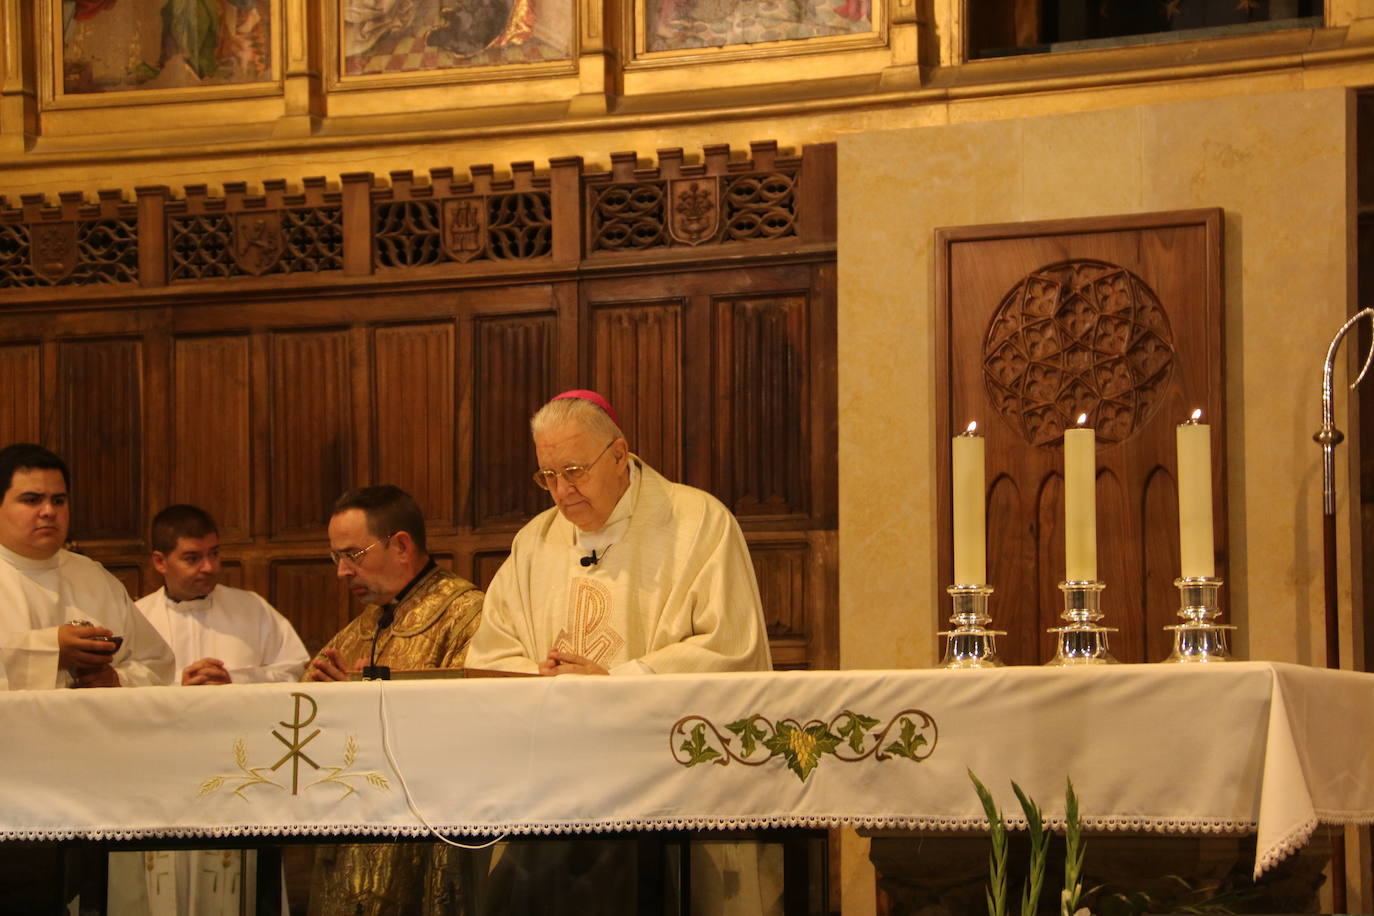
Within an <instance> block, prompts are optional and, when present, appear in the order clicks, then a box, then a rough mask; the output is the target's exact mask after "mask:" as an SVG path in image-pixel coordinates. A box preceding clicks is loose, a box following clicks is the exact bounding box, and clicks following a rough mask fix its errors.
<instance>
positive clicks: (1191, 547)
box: [1177, 410, 1216, 579]
mask: <svg viewBox="0 0 1374 916" xmlns="http://www.w3.org/2000/svg"><path fill="white" fill-rule="evenodd" d="M1201 417H1202V411H1201V410H1195V411H1193V416H1192V418H1191V419H1189V420H1188V422H1187V423H1180V424H1179V425H1178V429H1177V442H1178V547H1179V551H1178V552H1179V559H1180V561H1181V562H1180V566H1181V573H1182V575H1183V577H1184V578H1185V579H1186V578H1197V577H1206V578H1211V577H1213V576H1215V575H1216V562H1215V560H1214V558H1213V551H1212V427H1211V426H1209V425H1208V424H1206V423H1199V422H1198V420H1199V419H1200V418H1201Z"/></svg>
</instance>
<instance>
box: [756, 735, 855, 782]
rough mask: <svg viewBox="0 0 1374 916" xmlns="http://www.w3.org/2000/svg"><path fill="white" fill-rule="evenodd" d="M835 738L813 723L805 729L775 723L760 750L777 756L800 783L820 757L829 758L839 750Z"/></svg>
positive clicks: (808, 774)
mask: <svg viewBox="0 0 1374 916" xmlns="http://www.w3.org/2000/svg"><path fill="white" fill-rule="evenodd" d="M839 744H840V739H839V736H838V735H834V734H831V732H830V730H829V729H827V728H826V727H825V726H824V725H823V724H821V723H819V722H816V723H812V724H811V725H807V726H805V727H800V726H797V725H793V724H791V723H789V722H779V723H778V724H777V727H776V729H775V730H774V732H773V736H772V737H771V738H768V739H766V740H765V741H764V742H763V746H764V747H766V748H768V750H770V751H772V752H773V753H774V754H781V755H782V757H783V759H784V760H786V761H787V767H788V769H790V770H791V771H792V772H794V773H796V774H797V776H798V777H799V778H800V779H801V781H802V782H806V778H807V777H808V776H810V775H811V771H812V770H814V769H815V768H816V765H817V764H818V763H820V760H821V755H822V754H833V753H835V748H837V747H839Z"/></svg>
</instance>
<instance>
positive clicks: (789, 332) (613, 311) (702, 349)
mask: <svg viewBox="0 0 1374 916" xmlns="http://www.w3.org/2000/svg"><path fill="white" fill-rule="evenodd" d="M834 168H835V156H834V148H833V146H829V145H824V146H817V147H808V148H806V150H805V151H803V153H802V154H800V155H782V154H779V153H778V151H777V149H776V145H775V144H773V143H771V142H769V143H757V144H754V145H753V146H752V147H751V149H750V151H749V154H748V155H746V156H740V155H735V154H732V153H731V151H730V150H729V148H728V147H726V146H723V145H720V146H712V147H708V148H707V149H706V150H705V151H704V153H703V155H702V156H701V157H700V161H697V162H688V161H687V159H686V157H684V155H683V153H682V151H681V150H664V151H661V152H660V153H659V155H658V157H657V159H656V160H655V161H653V162H651V163H644V162H641V161H640V160H639V159H638V157H636V156H635V155H633V154H629V153H621V154H616V155H614V156H612V157H611V168H610V169H609V170H608V171H597V170H588V169H585V168H584V167H583V164H582V161H581V160H580V159H576V158H566V159H557V160H554V161H552V162H551V163H550V164H549V167H548V168H547V169H544V170H536V168H535V166H534V165H533V164H532V163H516V164H514V165H512V166H511V168H510V170H509V172H508V173H507V174H506V175H504V176H502V175H498V174H497V173H496V171H495V169H493V168H492V167H490V166H476V167H472V168H470V169H469V170H468V173H467V175H466V176H460V175H457V174H455V172H454V170H453V169H448V168H443V169H433V170H431V171H430V172H429V173H428V175H427V176H426V177H424V178H421V177H419V176H417V175H416V174H414V173H412V172H409V171H404V172H394V173H391V174H390V175H389V176H387V177H386V178H382V179H379V178H377V177H375V176H373V175H371V174H369V173H351V174H346V175H342V176H339V179H338V180H337V181H334V182H328V181H326V180H324V179H319V178H317V179H310V180H308V181H305V182H303V183H302V185H301V186H300V187H299V188H288V187H287V185H286V183H285V182H282V181H266V182H263V184H262V187H261V190H260V191H255V192H253V193H250V190H249V188H248V186H247V185H245V184H243V183H234V182H230V183H226V184H225V185H224V189H223V193H222V194H215V193H214V192H213V191H212V190H211V189H210V188H209V187H207V186H205V185H197V186H190V187H187V188H185V189H184V192H183V193H181V194H180V195H177V194H174V193H173V192H172V190H170V189H168V188H166V187H161V186H151V187H141V188H138V189H136V192H135V194H134V195H133V198H134V199H133V200H128V199H126V198H127V197H128V195H127V194H125V193H120V192H102V193H101V194H100V196H99V200H98V201H97V202H96V203H88V202H86V201H85V200H83V199H82V198H81V197H80V195H63V196H62V197H61V199H60V203H59V204H58V205H50V204H49V203H48V202H47V201H46V200H45V199H43V198H42V197H41V196H35V197H33V198H25V199H24V200H23V201H22V202H21V204H20V205H19V206H17V207H10V206H9V205H8V203H7V202H6V201H4V200H3V199H0V313H3V314H5V315H6V316H7V318H9V319H10V320H7V321H6V322H4V323H0V382H3V383H4V384H3V386H0V387H3V390H4V392H5V393H6V394H5V396H3V397H0V436H2V437H3V438H5V439H7V440H11V441H12V440H18V439H27V440H34V441H42V442H44V443H46V444H48V445H50V446H51V447H53V448H55V449H56V450H58V451H59V452H60V453H62V454H64V456H65V457H67V459H68V461H69V463H70V464H71V466H72V468H73V472H74V475H75V477H76V478H78V479H79V480H81V481H82V482H83V483H82V484H81V485H80V486H78V487H77V488H76V492H77V494H78V495H77V497H76V501H77V505H76V512H75V514H74V519H75V527H74V535H75V536H76V537H77V538H78V539H79V541H80V542H81V544H82V547H83V549H85V550H87V551H88V552H89V553H91V554H92V555H93V556H95V557H97V558H98V559H100V560H101V561H102V562H105V563H106V564H107V565H108V566H109V567H110V568H111V569H112V570H114V571H115V573H116V574H117V575H118V576H119V577H120V578H121V579H122V580H123V581H124V582H125V583H126V584H127V585H128V586H129V588H130V590H131V591H134V592H143V591H147V590H150V589H151V588H153V587H155V586H156V585H157V584H158V580H157V578H156V576H155V575H154V574H153V573H152V571H151V569H150V567H149V563H148V558H147V547H146V544H145V543H144V539H145V537H146V526H147V524H148V520H149V519H150V518H151V516H152V514H153V513H155V512H156V511H157V510H158V509H160V508H162V507H163V506H165V505H167V504H169V503H170V502H173V501H188V502H193V503H198V504H201V505H204V506H205V507H206V508H207V509H209V510H210V511H211V512H212V513H213V514H214V515H215V516H216V518H217V520H218V521H219V524H220V528H221V534H222V536H223V539H224V542H225V545H226V548H225V552H226V558H227V563H226V570H227V572H226V578H227V581H229V582H230V583H231V584H236V585H241V586H244V587H248V588H253V589H255V590H258V591H260V592H262V593H263V594H264V595H266V596H267V597H268V598H269V599H270V600H272V601H274V602H275V603H277V604H278V605H279V606H280V607H281V610H282V611H283V613H286V614H287V615H288V616H289V617H290V618H291V619H292V621H293V622H294V623H295V624H296V625H297V627H298V628H299V629H300V631H301V633H302V636H303V638H304V639H305V640H306V642H307V644H308V645H310V646H311V647H312V648H313V647H316V646H318V645H320V644H321V643H322V642H323V641H324V640H325V639H327V638H328V637H329V636H330V635H332V634H333V632H335V631H336V630H337V629H338V628H339V626H341V625H342V623H343V622H344V621H346V620H347V618H348V616H349V614H350V612H351V610H352V608H351V605H350V602H349V596H348V594H347V592H346V591H342V590H341V589H340V588H339V587H338V585H337V580H336V576H335V570H334V568H333V567H332V566H331V565H330V563H329V561H328V559H327V556H328V544H327V538H326V534H325V530H324V525H325V522H326V520H327V515H328V511H329V506H330V504H331V502H332V500H333V499H334V498H335V497H336V496H337V495H338V493H339V492H341V491H342V490H343V489H344V488H346V487H349V486H354V485H357V484H361V483H371V482H381V481H385V482H393V483H396V484H398V485H400V486H402V487H404V488H406V489H407V490H409V491H410V492H412V493H413V494H415V496H416V498H417V500H418V501H419V502H420V504H421V506H422V508H423V509H424V511H425V515H426V518H427V519H428V521H429V529H430V530H429V534H430V546H431V549H432V551H433V552H434V554H435V556H436V557H437V558H438V559H439V562H441V563H443V564H445V565H447V566H450V567H452V568H454V569H456V570H457V571H458V572H460V573H461V574H463V575H465V576H468V577H469V578H472V579H473V580H474V581H477V582H478V583H479V584H484V583H486V582H488V581H490V578H491V576H492V574H494V572H495V570H496V568H497V567H498V566H499V565H500V563H501V561H502V559H503V558H504V555H505V551H506V550H507V549H508V546H509V543H510V538H511V536H512V534H513V533H514V531H515V530H516V529H517V528H518V527H519V526H520V525H521V524H522V523H523V522H524V521H525V520H526V519H528V518H529V517H530V516H532V515H533V514H534V513H536V512H539V511H541V510H542V509H543V508H545V507H546V506H547V505H548V497H547V494H545V493H543V492H542V491H540V490H538V489H537V488H535V487H534V486H533V484H532V483H531V482H530V480H529V472H530V470H531V469H532V468H533V467H534V464H535V459H534V454H533V449H532V446H531V444H530V439H529V433H528V427H527V418H528V416H529V414H530V413H531V412H532V411H533V410H534V409H535V408H536V407H537V406H538V405H539V404H540V403H541V402H542V401H543V400H544V399H545V398H547V397H548V396H549V395H550V394H551V393H552V392H554V391H557V390H560V389H564V388H572V387H597V388H601V389H602V390H604V391H606V392H607V393H608V394H609V395H610V396H611V398H612V399H613V400H614V401H615V403H616V405H617V408H618V410H619V412H620V414H621V417H622V420H623V422H624V425H625V428H626V431H627V433H628V434H629V435H630V437H631V440H632V444H633V446H634V447H635V448H636V450H637V451H638V452H639V453H640V454H641V455H642V456H643V457H644V458H645V460H647V461H649V462H650V463H651V464H653V465H654V466H655V467H658V468H659V469H661V470H663V471H664V472H665V473H667V474H668V475H669V476H670V477H672V478H674V479H678V480H682V481H684V482H686V483H690V484H693V485H695V486H698V487H702V488H704V489H707V490H710V491H712V492H714V493H716V494H717V495H718V496H719V497H720V498H721V499H722V500H724V501H725V502H726V504H727V505H729V506H730V507H731V508H732V509H733V510H734V512H735V513H736V514H737V515H738V516H739V517H740V519H741V524H742V526H743V528H744V531H745V535H746V538H747V539H748V541H749V543H750V545H751V549H752V550H753V551H754V561H755V569H756V571H757V573H758V576H759V585H760V591H761V593H762V594H763V596H764V598H765V602H766V604H765V614H766V617H767V620H768V625H769V631H770V634H771V636H772V639H773V650H774V658H775V661H776V663H777V664H778V665H779V666H781V667H804V666H808V665H833V664H835V663H836V661H837V654H836V653H837V646H836V641H835V634H836V630H837V625H836V617H835V613H836V612H835V605H836V601H835V599H836V594H837V577H838V571H837V555H838V554H837V550H836V544H835V538H836V500H835V474H836V471H835V460H834V455H835V452H836V447H835V446H836V443H835V420H834V412H835V378H834V346H835V339H834V327H835V323H834V311H835V299H834V296H835V293H834V289H835V271H834V264H835V249H834V244H835V236H834V226H835V221H834V212H835V205H834V174H835V171H834ZM617 201H619V202H618V203H617ZM598 207H600V208H601V211H602V215H600V216H598V215H597V212H596V211H597V209H598ZM636 207H638V208H640V209H639V210H638V211H637V210H636ZM640 211H642V212H640ZM606 214H612V218H610V219H607V218H606ZM636 214H638V215H636ZM645 214H647V215H645ZM632 217H633V218H632ZM641 217H643V220H644V221H645V222H644V223H643V225H639V224H637V223H636V220H639V219H640V218H641ZM616 220H620V221H621V223H616ZM613 223H614V224H616V225H618V226H621V228H617V229H612V228H611V227H612V224H613ZM617 233H620V234H619V235H617ZM35 240H37V242H36V241H35ZM35 251H40V252H41V253H40V254H39V255H37V258H38V260H37V266H35V257H36V256H35ZM684 255H689V256H690V260H684V258H683V256H684ZM381 290H385V293H384V294H381V292H380V291H381Z"/></svg>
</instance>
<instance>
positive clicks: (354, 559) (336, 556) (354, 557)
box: [329, 532, 396, 566]
mask: <svg viewBox="0 0 1374 916" xmlns="http://www.w3.org/2000/svg"><path fill="white" fill-rule="evenodd" d="M395 536H396V534H395V532H392V533H391V534H388V535H387V536H386V537H384V538H379V539H377V540H375V541H373V542H372V543H371V544H368V545H367V546H366V547H361V548H359V549H358V550H331V551H329V559H331V560H333V561H334V565H335V566H338V565H339V564H340V563H342V562H343V561H344V560H347V561H348V562H349V563H350V564H351V565H353V566H357V565H358V561H360V560H361V559H362V558H363V554H365V553H367V552H368V551H369V550H371V549H372V548H373V547H376V546H377V545H378V544H387V543H390V542H391V539H392V538H393V537H395Z"/></svg>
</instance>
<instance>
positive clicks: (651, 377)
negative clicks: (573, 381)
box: [592, 301, 684, 480]
mask: <svg viewBox="0 0 1374 916" xmlns="http://www.w3.org/2000/svg"><path fill="white" fill-rule="evenodd" d="M682 312H683V305H682V303H681V302H678V301H668V302H662V303H650V304H643V305H640V304H629V305H626V304H616V305H596V304H594V305H593V306H592V365H593V366H594V367H595V368H596V390H597V391H599V392H601V393H602V394H604V395H605V396H606V397H607V398H609V399H610V402H611V403H612V404H614V405H615V408H616V412H617V413H618V414H619V415H620V421H621V428H622V429H624V431H625V435H626V437H627V438H628V440H629V442H630V443H631V447H632V448H634V450H635V452H636V454H638V455H639V456H640V457H642V458H643V459H644V460H645V461H647V462H648V463H649V464H650V465H651V466H652V467H654V468H655V469H656V470H658V472H659V473H661V474H663V475H664V476H665V477H667V478H668V479H669V480H681V479H682V365H683V361H684V360H683V341H682V318H683V316H682Z"/></svg>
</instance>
